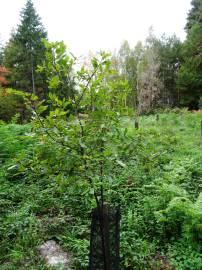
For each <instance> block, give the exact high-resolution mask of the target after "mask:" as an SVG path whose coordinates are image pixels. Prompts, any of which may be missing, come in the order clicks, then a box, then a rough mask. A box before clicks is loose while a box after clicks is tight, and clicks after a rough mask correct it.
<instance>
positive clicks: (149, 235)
mask: <svg viewBox="0 0 202 270" xmlns="http://www.w3.org/2000/svg"><path fill="white" fill-rule="evenodd" d="M201 120H202V115H201V114H197V113H194V114H193V113H188V112H182V111H180V112H178V113H173V112H171V113H162V114H159V120H158V121H157V119H156V115H150V116H144V117H141V118H140V119H139V126H140V128H139V129H138V130H137V129H135V128H134V121H133V120H131V119H124V120H123V128H124V129H125V128H127V129H128V138H130V140H131V138H132V143H130V145H131V147H132V148H134V149H136V151H137V152H136V153H134V151H131V152H125V154H124V153H123V158H125V160H124V162H125V164H126V167H124V168H122V169H120V171H118V172H116V173H115V174H114V175H112V176H111V177H112V183H113V189H112V190H110V192H109V194H107V195H106V196H108V197H109V200H110V201H111V202H112V203H117V202H118V203H120V204H121V212H122V220H121V269H123V270H125V269H128V270H129V269H150V270H152V269H156V270H158V269H177V270H185V269H191V270H192V269H193V270H197V269H198V270H199V269H201V268H202V264H201V261H202V260H201V255H200V254H201V250H200V248H201V247H200V241H201V232H202V229H201V228H202V210H201V201H200V192H201V187H202V182H201V180H202V164H201V160H202V137H201ZM133 138H134V139H133ZM126 143H127V142H126ZM132 150H133V149H132ZM57 151H58V150H57V149H56V148H54V146H52V149H50V147H49V146H44V145H42V144H41V143H40V141H38V140H36V139H35V138H34V137H32V133H31V126H30V125H24V126H21V125H14V124H10V125H1V126H0V163H1V167H0V185H1V190H0V262H1V263H0V270H4V269H5V270H15V269H20V270H23V269H33V270H43V269H44V270H45V269H48V268H47V266H46V265H45V264H44V262H43V261H42V260H41V259H40V257H39V255H38V250H37V246H39V245H40V244H42V243H43V242H44V241H46V240H50V239H54V240H56V241H57V242H59V243H60V244H61V245H62V246H63V248H64V249H65V250H66V251H68V252H69V253H71V254H72V257H73V258H74V265H73V266H72V269H77V270H78V269H87V266H88V253H89V251H88V250H89V234H90V229H89V228H90V211H91V208H92V207H93V206H94V201H93V200H92V197H91V196H89V194H86V193H85V192H84V191H85V190H83V189H82V187H81V189H79V190H78V189H77V188H76V187H74V185H70V184H69V183H66V182H65V183H63V182H61V179H59V178H56V177H55V178H54V177H53V175H52V174H50V173H49V172H48V171H45V172H44V170H46V167H45V163H43V162H44V160H51V162H53V164H54V163H55V164H56V165H57V166H59V165H58V164H59V163H58V159H57V156H59V153H58V152H57ZM130 153H131V154H130ZM124 155H125V156H124ZM56 165H55V166H56ZM42 172H43V173H42Z"/></svg>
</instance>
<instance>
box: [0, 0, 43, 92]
mask: <svg viewBox="0 0 202 270" xmlns="http://www.w3.org/2000/svg"><path fill="white" fill-rule="evenodd" d="M20 17H21V20H20V24H19V25H18V27H17V30H16V31H15V32H13V33H12V34H11V38H10V40H9V42H8V44H7V46H6V48H5V52H4V53H5V57H4V63H5V66H6V67H7V68H9V70H10V71H11V78H10V82H11V84H12V85H13V86H14V87H15V88H17V89H21V90H24V91H28V92H33V93H36V94H38V95H42V96H43V95H44V91H45V89H46V79H45V75H44V74H38V73H37V72H36V69H37V66H38V65H40V64H41V63H42V62H43V59H44V57H45V46H44V44H43V41H42V39H47V33H46V31H45V29H44V27H43V25H42V23H41V19H40V17H39V15H38V14H37V12H36V10H35V8H34V5H33V3H32V0H27V3H26V5H25V7H24V8H23V9H22V11H21V13H20Z"/></svg>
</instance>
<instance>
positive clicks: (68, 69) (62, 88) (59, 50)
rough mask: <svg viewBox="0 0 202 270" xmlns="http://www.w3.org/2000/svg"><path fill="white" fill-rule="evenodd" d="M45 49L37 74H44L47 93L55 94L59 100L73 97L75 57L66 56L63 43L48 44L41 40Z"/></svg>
mask: <svg viewBox="0 0 202 270" xmlns="http://www.w3.org/2000/svg"><path fill="white" fill-rule="evenodd" d="M43 42H44V45H45V47H46V53H45V59H44V61H43V65H41V66H39V67H38V72H40V73H41V72H43V73H45V74H46V77H47V80H48V87H49V92H53V93H55V94H56V95H57V96H58V97H59V98H60V99H62V98H68V97H72V96H73V92H74V91H75V89H74V88H75V85H74V81H73V65H74V63H75V60H76V59H75V57H72V55H68V54H67V52H66V46H65V44H64V43H63V42H52V43H49V42H47V41H46V40H45V39H44V40H43Z"/></svg>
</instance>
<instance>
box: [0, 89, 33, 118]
mask: <svg viewBox="0 0 202 270" xmlns="http://www.w3.org/2000/svg"><path fill="white" fill-rule="evenodd" d="M16 115H19V117H15V116H16ZM29 117H30V113H29V111H28V110H27V109H26V106H25V103H24V101H23V98H22V97H21V96H20V95H18V94H13V93H10V92H9V89H3V88H2V89H0V120H2V121H4V122H10V121H11V120H12V119H14V118H16V121H18V122H20V123H22V122H25V121H27V120H28V119H29ZM17 118H18V119H17Z"/></svg>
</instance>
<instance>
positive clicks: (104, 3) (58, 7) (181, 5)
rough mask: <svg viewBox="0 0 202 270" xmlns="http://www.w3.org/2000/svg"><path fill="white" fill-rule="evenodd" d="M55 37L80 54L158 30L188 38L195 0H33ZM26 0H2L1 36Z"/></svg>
mask: <svg viewBox="0 0 202 270" xmlns="http://www.w3.org/2000/svg"><path fill="white" fill-rule="evenodd" d="M33 2H34V5H35V8H36V10H37V12H38V14H39V15H40V16H41V18H42V22H43V24H44V26H45V28H46V30H47V31H48V36H49V39H50V40H51V41H55V40H58V41H60V40H64V41H65V43H66V44H67V45H68V48H69V49H70V50H71V51H72V52H73V53H75V54H76V55H81V54H86V53H87V52H88V51H90V50H91V51H93V52H95V51H99V50H100V49H104V50H111V51H113V50H114V49H116V48H119V47H120V44H121V42H122V41H123V40H128V41H129V43H130V44H131V46H134V45H135V43H136V42H137V41H138V40H142V41H143V40H144V39H145V38H146V36H147V34H148V29H149V27H150V26H153V29H154V33H155V34H156V35H157V36H161V35H162V34H163V33H166V34H167V35H172V34H173V33H175V34H176V35H177V36H178V37H179V38H181V39H182V40H183V39H184V38H185V32H184V26H185V23H186V17H187V13H188V11H189V9H190V2H191V0H33ZM25 3H26V0H0V38H1V40H3V41H7V40H8V38H9V35H10V32H11V29H12V28H16V26H17V24H18V23H19V18H20V17H19V12H20V10H21V9H22V8H23V7H24V5H25Z"/></svg>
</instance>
